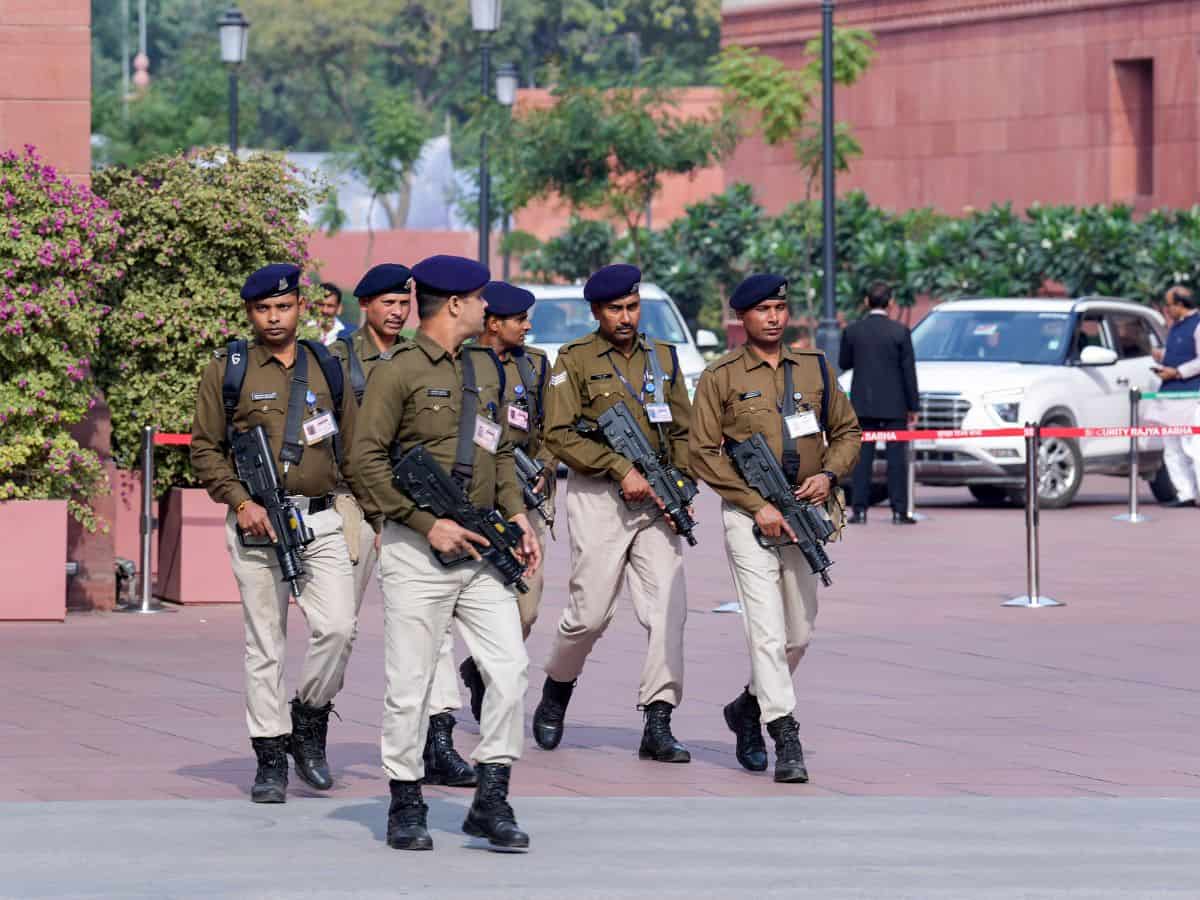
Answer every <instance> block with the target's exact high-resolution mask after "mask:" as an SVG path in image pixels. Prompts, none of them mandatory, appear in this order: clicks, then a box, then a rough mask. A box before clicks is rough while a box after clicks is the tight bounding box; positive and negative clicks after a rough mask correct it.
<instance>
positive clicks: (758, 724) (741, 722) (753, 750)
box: [725, 689, 767, 772]
mask: <svg viewBox="0 0 1200 900" xmlns="http://www.w3.org/2000/svg"><path fill="white" fill-rule="evenodd" d="M725 724H726V725H728V726H729V730H730V731H732V732H733V733H734V734H735V735H737V751H736V753H737V761H738V762H739V763H741V764H742V768H743V769H748V770H750V771H751V772H765V771H766V770H767V742H766V741H764V740H763V734H762V712H761V710H760V709H759V707H758V698H757V697H755V696H754V695H753V694H751V693H750V691H749V690H747V689H743V690H742V692H741V693H740V694H738V697H737V699H736V700H734V701H733V702H732V703H729V704H727V705H726V706H725Z"/></svg>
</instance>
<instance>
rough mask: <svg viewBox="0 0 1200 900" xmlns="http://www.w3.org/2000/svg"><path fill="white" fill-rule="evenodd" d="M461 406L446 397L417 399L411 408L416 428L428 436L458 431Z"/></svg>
mask: <svg viewBox="0 0 1200 900" xmlns="http://www.w3.org/2000/svg"><path fill="white" fill-rule="evenodd" d="M460 409H461V406H460V405H459V403H458V402H456V401H454V400H453V399H452V398H448V397H418V398H416V402H415V404H414V408H413V418H414V421H415V422H416V423H417V428H418V429H420V430H421V431H422V432H424V433H425V434H428V435H437V436H439V437H440V436H442V435H445V434H449V433H451V432H454V433H457V431H458V416H459V410H460Z"/></svg>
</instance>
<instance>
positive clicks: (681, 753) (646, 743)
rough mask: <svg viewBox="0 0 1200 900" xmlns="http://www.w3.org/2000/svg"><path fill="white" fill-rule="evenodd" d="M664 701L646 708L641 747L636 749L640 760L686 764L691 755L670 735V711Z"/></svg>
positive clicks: (669, 707) (668, 705)
mask: <svg viewBox="0 0 1200 900" xmlns="http://www.w3.org/2000/svg"><path fill="white" fill-rule="evenodd" d="M672 709H674V707H673V706H671V704H670V703H668V702H667V701H666V700H655V701H654V702H653V703H651V704H650V705H649V706H647V707H646V726H645V728H643V729H642V746H641V747H639V748H638V757H639V758H640V759H652V760H654V761H655V762H665V763H687V762H691V761H692V754H690V753H688V750H687V747H685V746H683V744H681V743H679V741H677V740H675V735H673V734H671V710H672Z"/></svg>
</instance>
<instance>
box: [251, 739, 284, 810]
mask: <svg viewBox="0 0 1200 900" xmlns="http://www.w3.org/2000/svg"><path fill="white" fill-rule="evenodd" d="M289 739H290V736H289V735H286V734H284V735H280V736H279V737H269V738H250V744H251V746H253V747H254V755H255V756H257V757H258V771H257V772H255V773H254V787H252V788H250V799H251V800H252V801H253V802H255V803H284V802H286V801H287V781H288V779H287V769H288V766H287V747H288V741H289Z"/></svg>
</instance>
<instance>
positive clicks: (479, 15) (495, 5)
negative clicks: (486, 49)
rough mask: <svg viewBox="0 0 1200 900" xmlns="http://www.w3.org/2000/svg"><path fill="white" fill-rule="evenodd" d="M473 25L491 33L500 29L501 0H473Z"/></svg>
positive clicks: (477, 28) (478, 29) (476, 28)
mask: <svg viewBox="0 0 1200 900" xmlns="http://www.w3.org/2000/svg"><path fill="white" fill-rule="evenodd" d="M471 27H472V28H474V29H475V30H476V31H481V32H484V33H491V32H493V31H499V30H500V0H471Z"/></svg>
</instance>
